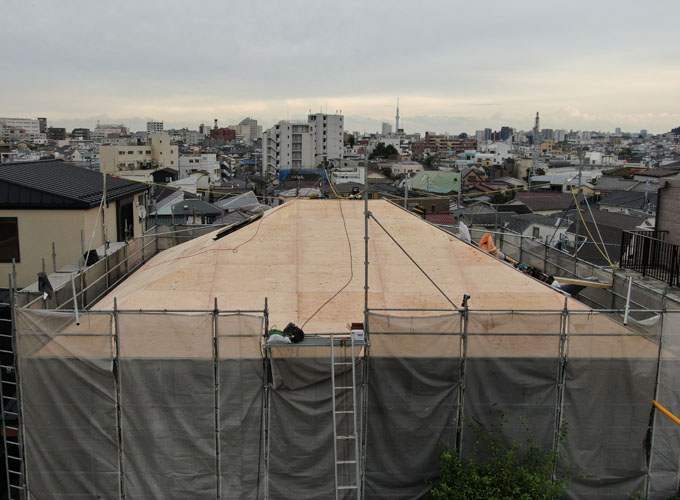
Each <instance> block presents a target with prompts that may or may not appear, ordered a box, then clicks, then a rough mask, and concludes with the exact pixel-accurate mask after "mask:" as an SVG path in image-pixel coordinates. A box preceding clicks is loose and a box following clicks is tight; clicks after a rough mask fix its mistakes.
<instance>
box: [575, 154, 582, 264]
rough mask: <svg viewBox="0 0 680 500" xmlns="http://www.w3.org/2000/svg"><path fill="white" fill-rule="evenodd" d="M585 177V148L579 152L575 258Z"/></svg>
mask: <svg viewBox="0 0 680 500" xmlns="http://www.w3.org/2000/svg"><path fill="white" fill-rule="evenodd" d="M582 175H583V148H581V149H579V152H578V187H577V189H576V215H577V217H576V241H575V242H574V257H576V254H577V253H578V248H579V239H580V238H579V231H580V230H581V202H580V201H579V199H578V197H579V195H580V194H581V176H582Z"/></svg>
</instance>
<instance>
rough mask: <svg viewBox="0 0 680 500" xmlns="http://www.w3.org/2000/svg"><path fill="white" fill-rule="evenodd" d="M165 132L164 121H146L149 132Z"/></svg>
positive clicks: (147, 131)
mask: <svg viewBox="0 0 680 500" xmlns="http://www.w3.org/2000/svg"><path fill="white" fill-rule="evenodd" d="M161 132H163V122H146V133H147V134H160V133H161Z"/></svg>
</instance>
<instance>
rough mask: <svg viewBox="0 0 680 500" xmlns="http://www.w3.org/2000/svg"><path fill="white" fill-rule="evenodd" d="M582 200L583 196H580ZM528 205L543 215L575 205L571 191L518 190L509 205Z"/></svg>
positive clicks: (533, 210)
mask: <svg viewBox="0 0 680 500" xmlns="http://www.w3.org/2000/svg"><path fill="white" fill-rule="evenodd" d="M580 199H581V200H582V196H581V197H580ZM519 204H522V205H526V206H527V207H529V208H530V209H531V211H532V212H534V213H537V214H541V215H552V214H555V213H557V212H561V211H563V210H568V209H569V208H573V206H574V196H573V195H572V194H571V193H551V192H537V191H518V192H517V195H516V197H515V199H514V200H513V201H511V202H510V203H508V205H519Z"/></svg>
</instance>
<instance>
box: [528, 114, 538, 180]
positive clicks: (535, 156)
mask: <svg viewBox="0 0 680 500" xmlns="http://www.w3.org/2000/svg"><path fill="white" fill-rule="evenodd" d="M538 134H539V119H538V111H536V122H535V123H534V150H533V155H532V157H533V158H532V162H531V172H530V173H529V175H528V177H527V183H528V184H529V191H531V177H532V176H533V175H536V171H537V169H538V154H539V151H540V147H541V140H540V138H539V137H538Z"/></svg>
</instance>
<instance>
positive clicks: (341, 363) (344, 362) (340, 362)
mask: <svg viewBox="0 0 680 500" xmlns="http://www.w3.org/2000/svg"><path fill="white" fill-rule="evenodd" d="M333 364H334V365H353V364H354V363H352V362H351V361H337V362H335V363H333Z"/></svg>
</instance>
